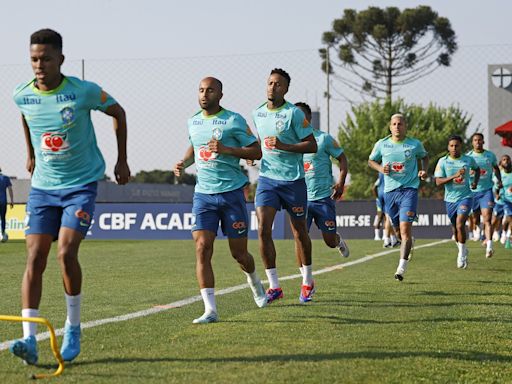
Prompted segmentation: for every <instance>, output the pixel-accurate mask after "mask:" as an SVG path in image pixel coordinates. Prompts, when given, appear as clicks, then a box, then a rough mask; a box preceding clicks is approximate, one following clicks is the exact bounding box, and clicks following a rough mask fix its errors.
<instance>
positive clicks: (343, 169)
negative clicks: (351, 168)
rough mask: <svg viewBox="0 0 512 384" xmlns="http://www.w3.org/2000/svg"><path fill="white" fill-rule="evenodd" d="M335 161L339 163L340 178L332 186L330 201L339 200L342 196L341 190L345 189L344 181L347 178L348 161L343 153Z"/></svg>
mask: <svg viewBox="0 0 512 384" xmlns="http://www.w3.org/2000/svg"><path fill="white" fill-rule="evenodd" d="M336 160H338V162H339V167H340V178H339V180H338V182H337V183H336V184H334V185H333V187H332V189H333V192H332V195H331V199H333V200H339V199H340V198H341V196H342V195H343V190H344V189H345V179H346V178H347V173H348V161H347V157H346V156H345V153H342V154H340V155H339V156H338V157H337V158H336Z"/></svg>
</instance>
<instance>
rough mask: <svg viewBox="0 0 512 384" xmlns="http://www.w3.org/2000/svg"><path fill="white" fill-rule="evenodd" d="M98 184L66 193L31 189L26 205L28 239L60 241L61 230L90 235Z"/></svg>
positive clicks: (94, 183) (69, 189)
mask: <svg viewBox="0 0 512 384" xmlns="http://www.w3.org/2000/svg"><path fill="white" fill-rule="evenodd" d="M97 190H98V183H97V182H93V183H89V184H87V185H84V186H80V187H72V188H64V189H37V188H32V189H31V190H30V194H29V197H28V202H27V209H26V211H27V212H26V213H27V216H26V217H25V235H35V234H48V235H52V236H53V237H54V238H57V237H58V235H59V230H60V228H61V227H66V228H71V229H74V230H75V231H77V232H80V233H81V234H82V235H84V237H85V235H87V231H88V230H89V227H90V226H91V221H92V217H93V214H94V207H95V203H96V195H97Z"/></svg>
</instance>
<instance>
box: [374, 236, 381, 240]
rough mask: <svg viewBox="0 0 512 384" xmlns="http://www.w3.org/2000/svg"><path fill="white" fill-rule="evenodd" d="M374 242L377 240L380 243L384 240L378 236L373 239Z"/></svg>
mask: <svg viewBox="0 0 512 384" xmlns="http://www.w3.org/2000/svg"><path fill="white" fill-rule="evenodd" d="M373 240H375V241H379V240H382V239H381V238H380V236H378V235H377V236H375V237H374V238H373Z"/></svg>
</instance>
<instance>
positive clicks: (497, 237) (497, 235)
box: [492, 232, 500, 242]
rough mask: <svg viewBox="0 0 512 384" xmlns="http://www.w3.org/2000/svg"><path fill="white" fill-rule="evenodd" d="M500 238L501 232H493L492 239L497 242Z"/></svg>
mask: <svg viewBox="0 0 512 384" xmlns="http://www.w3.org/2000/svg"><path fill="white" fill-rule="evenodd" d="M499 240H500V234H499V233H498V232H494V233H493V234H492V241H494V242H497V241H499Z"/></svg>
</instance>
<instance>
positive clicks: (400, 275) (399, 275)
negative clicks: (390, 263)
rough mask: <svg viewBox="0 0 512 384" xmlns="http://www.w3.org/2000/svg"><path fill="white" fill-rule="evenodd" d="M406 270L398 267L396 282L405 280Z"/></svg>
mask: <svg viewBox="0 0 512 384" xmlns="http://www.w3.org/2000/svg"><path fill="white" fill-rule="evenodd" d="M404 273H405V269H403V268H400V267H398V268H397V269H396V272H395V280H397V281H402V280H403V279H404Z"/></svg>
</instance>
